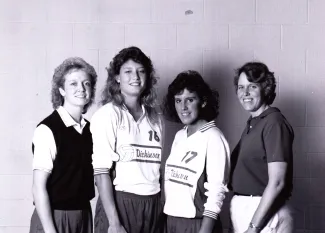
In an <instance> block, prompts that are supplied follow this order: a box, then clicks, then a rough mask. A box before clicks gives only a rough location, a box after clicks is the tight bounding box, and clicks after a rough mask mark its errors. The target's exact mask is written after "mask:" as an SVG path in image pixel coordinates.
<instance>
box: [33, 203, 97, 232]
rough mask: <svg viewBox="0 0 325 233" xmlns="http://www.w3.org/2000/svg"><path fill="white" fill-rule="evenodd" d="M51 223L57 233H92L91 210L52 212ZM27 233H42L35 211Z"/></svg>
mask: <svg viewBox="0 0 325 233" xmlns="http://www.w3.org/2000/svg"><path fill="white" fill-rule="evenodd" d="M52 216H53V221H54V224H55V228H56V231H57V233H92V232H93V220H92V213H91V208H90V205H89V208H88V209H85V210H53V214H52ZM29 233H44V229H43V226H42V223H41V221H40V218H39V216H38V214H37V211H36V209H35V210H34V213H33V215H32V218H31V224H30V230H29Z"/></svg>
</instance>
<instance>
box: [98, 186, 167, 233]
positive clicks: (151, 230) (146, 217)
mask: <svg viewBox="0 0 325 233" xmlns="http://www.w3.org/2000/svg"><path fill="white" fill-rule="evenodd" d="M115 203H116V208H117V212H118V214H119V218H120V221H121V224H122V225H123V227H124V228H125V230H126V231H127V232H128V233H160V232H162V231H163V226H164V224H163V213H162V205H161V201H160V193H158V194H155V195H151V196H140V195H135V194H131V193H126V192H119V191H117V192H116V195H115ZM95 213H96V214H95V233H107V229H108V226H109V223H108V220H107V217H106V213H105V211H104V207H103V205H102V203H101V200H100V199H98V201H97V206H96V211H95Z"/></svg>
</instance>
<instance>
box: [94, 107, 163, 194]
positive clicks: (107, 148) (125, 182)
mask: <svg viewBox="0 0 325 233" xmlns="http://www.w3.org/2000/svg"><path fill="white" fill-rule="evenodd" d="M142 109H143V115H142V116H141V117H140V119H139V120H138V121H135V120H134V118H133V116H132V115H131V114H130V113H129V111H128V109H127V108H126V107H118V106H116V105H114V104H112V103H108V104H106V105H104V106H102V107H101V108H100V109H99V110H97V112H95V114H94V115H93V117H92V120H91V124H90V129H91V132H92V136H93V144H94V146H93V167H94V173H95V175H96V174H101V173H107V172H108V170H109V169H111V168H112V165H113V162H116V166H115V171H116V177H115V179H114V180H113V184H114V185H115V189H116V190H118V191H124V192H129V193H134V194H138V195H152V194H156V193H158V192H159V191H160V184H159V177H160V163H161V150H162V121H161V120H160V119H159V123H157V124H152V123H151V122H150V121H149V119H148V117H147V114H146V112H145V108H144V107H142Z"/></svg>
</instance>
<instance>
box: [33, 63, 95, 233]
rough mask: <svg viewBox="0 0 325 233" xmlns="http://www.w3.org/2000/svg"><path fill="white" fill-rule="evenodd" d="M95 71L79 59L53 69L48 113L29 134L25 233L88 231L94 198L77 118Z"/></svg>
mask: <svg viewBox="0 0 325 233" xmlns="http://www.w3.org/2000/svg"><path fill="white" fill-rule="evenodd" d="M96 81H97V74H96V71H95V69H94V68H93V67H92V66H91V65H89V64H88V63H87V62H85V61H84V60H83V59H81V58H78V57H73V58H68V59H66V60H65V61H63V63H62V64H61V65H60V66H58V67H57V68H56V69H55V72H54V75H53V80H52V105H53V108H54V109H55V110H54V111H53V113H52V114H51V115H49V116H48V117H46V118H45V119H44V120H43V121H41V122H40V123H39V124H38V126H37V128H36V130H35V132H34V138H33V154H34V158H33V197H34V204H35V207H36V209H35V211H34V213H33V215H32V219H31V226H30V233H37V232H46V233H90V232H92V231H93V221H92V214H91V207H90V200H91V199H92V198H93V197H94V195H95V192H94V181H93V167H92V164H91V162H92V159H91V155H92V137H91V133H90V130H89V122H88V121H87V120H85V119H84V118H83V116H82V114H83V113H86V112H87V110H88V107H89V106H90V105H91V103H92V101H93V99H94V95H95V85H96Z"/></svg>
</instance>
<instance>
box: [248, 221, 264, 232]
mask: <svg viewBox="0 0 325 233" xmlns="http://www.w3.org/2000/svg"><path fill="white" fill-rule="evenodd" d="M249 228H252V229H254V230H258V231H260V230H262V227H258V226H256V225H255V224H254V223H252V222H250V223H249Z"/></svg>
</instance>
